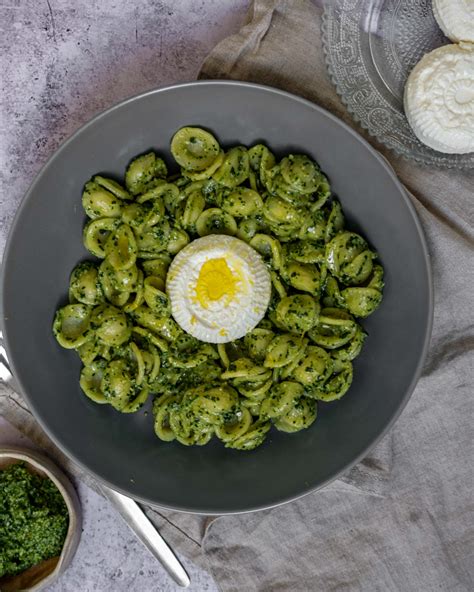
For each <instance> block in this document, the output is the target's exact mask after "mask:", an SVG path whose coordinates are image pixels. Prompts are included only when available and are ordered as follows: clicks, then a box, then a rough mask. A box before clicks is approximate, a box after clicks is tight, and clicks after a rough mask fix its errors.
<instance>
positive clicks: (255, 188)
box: [53, 127, 384, 450]
mask: <svg viewBox="0 0 474 592" xmlns="http://www.w3.org/2000/svg"><path fill="white" fill-rule="evenodd" d="M170 150H171V154H172V156H173V158H174V160H175V162H176V164H177V166H178V169H177V170H178V172H169V171H168V167H167V165H166V164H165V160H164V159H163V158H161V157H160V156H158V155H157V154H155V153H154V152H148V153H146V154H142V155H140V156H138V157H136V158H135V159H133V160H132V161H131V162H130V164H129V165H128V167H127V169H126V171H125V174H124V179H123V183H119V182H117V181H116V180H114V179H109V178H106V177H103V176H101V175H95V176H94V177H92V179H91V180H89V181H87V182H86V183H85V186H84V190H83V194H82V205H83V208H84V211H85V213H86V215H87V217H88V218H89V220H88V222H87V223H86V225H85V227H84V231H83V241H84V246H85V248H86V249H87V250H88V251H89V253H90V254H91V255H92V256H93V257H94V258H93V259H90V260H87V261H83V262H80V263H79V264H78V265H77V266H76V267H75V268H74V269H73V270H72V273H71V277H70V283H69V303H68V304H66V305H65V306H63V307H62V308H60V309H59V310H58V311H57V312H56V315H55V318H54V322H53V333H54V335H55V337H56V339H57V341H58V342H59V344H60V345H61V346H62V347H64V348H66V349H75V350H76V352H77V354H78V355H79V357H80V359H81V361H82V363H83V368H82V371H81V375H80V387H81V389H82V391H83V393H84V395H85V396H87V397H88V398H89V399H90V400H91V401H93V402H94V403H98V404H102V405H110V406H111V407H113V408H114V409H115V410H117V411H119V412H122V413H135V412H136V411H137V410H139V409H140V408H141V407H142V406H143V405H144V404H145V403H146V402H147V400H148V399H150V398H151V399H152V400H153V401H152V409H153V417H154V430H155V433H156V436H157V437H158V438H159V439H160V440H162V441H163V442H172V441H176V442H178V443H179V444H182V445H185V446H192V445H197V446H202V445H205V444H207V443H208V442H210V441H211V440H212V439H213V438H214V439H217V440H220V441H221V442H222V444H223V445H224V446H226V447H227V448H232V449H236V450H252V449H254V448H255V447H257V446H259V445H261V444H262V443H263V442H264V440H265V438H266V437H267V434H268V433H269V431H270V429H271V428H272V426H273V428H275V429H277V430H279V431H282V432H287V433H293V432H297V431H299V430H303V429H306V428H308V427H309V426H311V425H312V424H313V422H314V421H315V420H316V417H317V405H318V404H321V403H328V402H331V401H335V400H337V399H340V398H341V397H342V396H344V395H345V394H346V393H347V391H348V390H349V388H350V386H351V383H352V378H353V360H354V359H355V358H356V357H357V356H358V355H359V353H360V352H361V349H362V347H363V344H364V340H365V339H366V333H365V332H364V330H363V328H362V326H361V325H360V323H359V319H363V318H365V317H367V316H369V315H370V314H372V313H373V312H374V311H375V310H376V309H377V308H378V306H379V305H380V303H381V301H382V292H383V287H384V282H383V268H382V266H381V264H380V263H379V262H378V261H377V254H376V253H375V252H374V251H373V250H372V249H371V248H370V246H369V245H368V243H367V241H366V240H365V239H364V238H363V237H362V236H360V235H359V234H357V233H355V232H353V231H351V230H348V229H346V228H345V220H344V214H343V211H342V208H341V204H340V203H339V201H338V200H337V199H336V197H334V196H332V195H331V189H330V185H329V182H328V179H327V178H326V177H325V175H324V174H323V172H322V171H321V169H320V167H319V165H318V164H317V163H316V162H315V161H314V160H313V159H312V158H311V157H310V156H308V155H305V154H287V155H285V156H284V157H283V158H282V159H280V160H278V159H277V158H276V156H275V155H274V154H273V153H272V152H271V150H270V149H269V148H268V147H267V146H265V145H263V144H256V145H255V146H252V147H250V148H247V147H245V146H241V145H239V146H233V147H230V148H229V149H227V150H225V149H224V148H223V147H222V146H220V144H219V142H218V140H217V139H216V138H215V137H214V135H213V134H212V133H210V132H209V131H207V130H204V129H201V128H198V127H184V128H181V129H180V130H178V131H177V132H176V134H175V135H174V136H173V138H172V139H171V146H170ZM213 235H216V237H218V235H227V236H233V237H236V238H237V239H240V241H244V242H245V243H247V244H248V245H249V246H250V247H252V249H254V250H255V251H256V252H257V253H258V254H259V255H260V257H261V258H262V259H263V261H264V262H265V265H266V268H267V270H268V276H269V278H270V282H271V296H270V304H269V306H268V308H267V309H266V312H265V315H264V317H263V319H262V320H261V321H260V322H259V323H258V325H257V326H254V328H253V329H252V330H249V331H248V332H247V333H246V334H245V336H244V337H242V338H241V339H236V340H234V341H228V342H227V343H218V344H214V343H207V342H204V341H201V340H199V339H197V338H196V337H194V336H193V335H191V334H190V333H188V332H186V331H185V330H183V329H182V327H181V326H180V325H179V324H178V322H177V321H176V320H175V318H174V317H173V314H172V312H173V309H172V306H171V301H170V296H169V294H168V292H167V278H168V270H169V267H170V265H171V263H172V262H173V259H174V258H175V257H176V255H177V254H178V253H179V252H180V251H181V250H182V249H183V248H184V247H186V245H188V244H189V243H191V242H193V241H195V240H196V239H199V238H200V237H210V236H211V237H212V236H213ZM240 244H241V243H240ZM221 265H223V264H221ZM210 273H211V274H212V273H214V272H213V271H212V270H211V271H210ZM216 298H220V296H219V295H218V296H216ZM262 314H263V313H262Z"/></svg>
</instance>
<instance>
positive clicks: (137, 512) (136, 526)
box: [101, 485, 190, 588]
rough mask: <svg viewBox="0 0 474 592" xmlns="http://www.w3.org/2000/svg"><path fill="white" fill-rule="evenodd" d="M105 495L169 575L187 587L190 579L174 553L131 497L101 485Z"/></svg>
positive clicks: (179, 584)
mask: <svg viewBox="0 0 474 592" xmlns="http://www.w3.org/2000/svg"><path fill="white" fill-rule="evenodd" d="M101 489H102V492H103V494H104V495H105V497H106V498H107V499H108V500H109V501H110V502H111V503H112V505H113V506H114V507H115V509H116V510H117V512H118V513H119V514H120V515H121V516H122V518H123V519H124V520H125V522H126V523H127V525H128V526H129V527H130V528H131V530H133V532H134V533H135V534H136V535H137V537H138V538H139V539H140V540H141V541H142V543H143V544H144V545H145V546H146V547H147V548H148V549H149V551H151V553H152V554H153V555H154V556H155V557H156V558H157V559H158V561H159V562H160V563H161V565H162V566H163V567H164V568H165V570H166V571H167V572H168V574H169V576H170V577H171V578H172V579H173V580H174V581H175V582H176V583H177V584H178V586H182V587H183V588H187V587H188V586H189V584H190V579H189V576H188V574H187V573H186V571H185V570H184V568H183V566H182V565H181V563H180V562H179V560H178V558H177V557H176V555H175V554H174V553H173V551H172V550H171V549H170V547H169V546H168V544H167V543H166V542H165V540H164V539H163V537H162V536H161V535H160V534H159V532H158V531H157V530H156V528H155V527H154V525H153V524H152V523H151V522H150V520H148V518H147V517H146V516H145V513H144V512H143V510H142V509H141V508H140V506H139V505H138V504H137V503H136V502H135V501H134V500H132V499H131V498H129V497H127V496H126V495H122V494H121V493H119V492H118V491H115V490H114V489H110V487H106V486H105V485H101Z"/></svg>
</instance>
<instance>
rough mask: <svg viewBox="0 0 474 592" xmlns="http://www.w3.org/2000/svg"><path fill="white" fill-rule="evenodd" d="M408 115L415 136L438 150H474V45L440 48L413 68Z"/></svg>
mask: <svg viewBox="0 0 474 592" xmlns="http://www.w3.org/2000/svg"><path fill="white" fill-rule="evenodd" d="M404 104H405V114H406V116H407V119H408V122H409V124H410V125H411V127H412V129H413V131H414V133H415V134H416V136H417V137H418V138H419V139H420V140H421V141H422V142H423V143H424V144H426V145H427V146H430V147H431V148H433V149H434V150H438V151H439V152H446V153H449V154H465V153H468V152H474V45H473V44H471V43H461V44H459V45H455V44H450V45H445V46H443V47H439V48H438V49H435V50H434V51H432V52H430V53H428V54H426V55H425V56H424V57H423V58H422V59H421V60H420V61H419V62H418V64H417V65H416V66H415V67H414V68H413V70H412V71H411V73H410V76H409V77H408V80H407V82H406V85H405V93H404Z"/></svg>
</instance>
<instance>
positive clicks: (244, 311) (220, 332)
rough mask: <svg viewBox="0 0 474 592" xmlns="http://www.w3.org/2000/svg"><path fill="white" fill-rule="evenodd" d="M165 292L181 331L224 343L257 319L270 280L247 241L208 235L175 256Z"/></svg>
mask: <svg viewBox="0 0 474 592" xmlns="http://www.w3.org/2000/svg"><path fill="white" fill-rule="evenodd" d="M166 290H167V292H168V296H169V298H170V301H171V311H172V315H173V317H174V319H175V320H176V322H177V323H178V324H179V325H180V326H181V328H182V329H184V330H185V331H187V332H188V333H190V334H191V335H193V336H194V337H196V338H197V339H200V340H201V341H206V342H209V343H226V342H229V341H233V340H234V339H239V338H240V337H243V336H244V335H246V334H247V333H248V332H249V331H251V330H252V329H253V328H254V327H255V326H256V325H257V324H258V323H259V322H260V321H261V320H262V318H263V317H264V315H265V312H266V310H267V307H268V303H269V301H270V293H271V280H270V274H269V272H268V269H267V267H266V265H265V263H264V261H263V259H262V257H261V256H260V255H259V254H258V253H257V251H255V250H254V249H252V247H249V245H247V243H245V242H243V241H241V240H239V239H237V238H234V237H231V236H225V235H220V234H219V235H218V234H211V235H209V236H205V237H203V238H199V239H197V240H195V241H193V242H192V243H190V244H189V245H187V246H186V247H185V248H184V249H182V250H181V251H180V252H179V253H178V254H177V255H176V257H175V258H174V260H173V262H172V263H171V266H170V268H169V271H168V276H167V279H166Z"/></svg>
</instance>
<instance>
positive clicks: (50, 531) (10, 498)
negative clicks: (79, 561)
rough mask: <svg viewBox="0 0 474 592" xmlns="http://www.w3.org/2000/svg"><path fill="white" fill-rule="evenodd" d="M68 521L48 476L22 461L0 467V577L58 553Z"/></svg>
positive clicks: (19, 570)
mask: <svg viewBox="0 0 474 592" xmlns="http://www.w3.org/2000/svg"><path fill="white" fill-rule="evenodd" d="M68 524H69V514H68V509H67V506H66V503H65V501H64V499H63V496H62V495H61V493H60V492H59V490H58V488H57V487H56V485H55V484H54V483H53V482H52V481H51V479H49V478H47V477H46V478H44V477H41V476H39V475H37V474H33V473H30V472H29V471H28V469H27V468H26V463H24V462H20V463H17V464H13V465H10V466H9V467H7V468H5V469H3V470H0V578H1V577H3V576H14V575H16V574H19V573H21V572H23V571H25V570H26V569H28V568H30V567H32V566H33V565H37V564H39V563H41V562H42V561H44V560H46V559H50V558H51V557H57V556H59V555H60V554H61V550H62V548H63V545H64V541H65V539H66V534H67V530H68Z"/></svg>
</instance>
